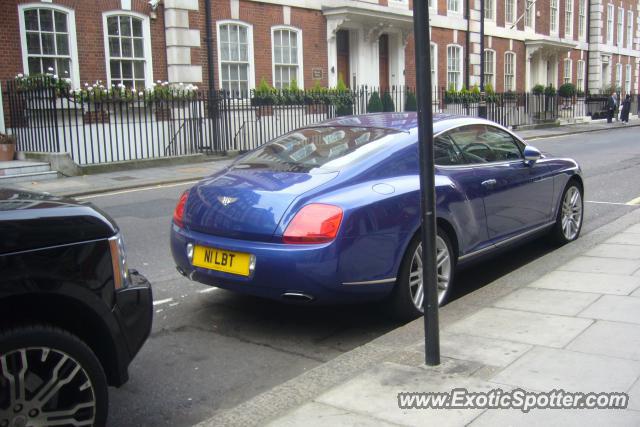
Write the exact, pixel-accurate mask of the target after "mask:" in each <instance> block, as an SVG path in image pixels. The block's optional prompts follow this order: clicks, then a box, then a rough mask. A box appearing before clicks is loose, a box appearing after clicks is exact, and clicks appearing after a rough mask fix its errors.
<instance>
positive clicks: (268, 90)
mask: <svg viewBox="0 0 640 427" xmlns="http://www.w3.org/2000/svg"><path fill="white" fill-rule="evenodd" d="M277 103H278V91H277V90H276V89H275V88H273V87H272V86H271V85H270V84H269V83H267V80H266V79H265V78H264V77H263V78H262V80H260V85H258V87H257V89H255V90H254V91H253V96H252V97H251V105H252V106H253V107H255V112H256V117H257V118H258V119H259V118H260V117H265V116H273V106H274V105H276V104H277Z"/></svg>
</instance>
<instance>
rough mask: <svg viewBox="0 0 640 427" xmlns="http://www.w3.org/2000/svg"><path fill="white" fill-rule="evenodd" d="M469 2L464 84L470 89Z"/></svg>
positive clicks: (468, 3)
mask: <svg viewBox="0 0 640 427" xmlns="http://www.w3.org/2000/svg"><path fill="white" fill-rule="evenodd" d="M465 3H466V4H467V7H466V10H465V14H466V17H467V37H466V39H467V40H466V45H467V46H466V51H467V55H466V56H465V62H466V64H465V69H466V70H467V74H466V75H465V76H464V86H465V87H466V88H467V90H469V76H470V75H471V55H470V53H469V46H470V43H469V36H470V34H471V12H470V8H471V5H470V3H471V1H469V0H467V1H466V2H465Z"/></svg>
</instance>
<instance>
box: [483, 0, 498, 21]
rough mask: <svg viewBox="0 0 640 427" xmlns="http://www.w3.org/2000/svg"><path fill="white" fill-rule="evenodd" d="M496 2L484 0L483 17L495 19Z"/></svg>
mask: <svg viewBox="0 0 640 427" xmlns="http://www.w3.org/2000/svg"><path fill="white" fill-rule="evenodd" d="M495 12H496V3H495V0H484V19H495V18H494V16H495Z"/></svg>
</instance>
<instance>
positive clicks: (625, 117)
mask: <svg viewBox="0 0 640 427" xmlns="http://www.w3.org/2000/svg"><path fill="white" fill-rule="evenodd" d="M630 110H631V95H628V94H627V96H626V97H625V98H624V101H622V110H620V121H621V122H622V123H629V111H630Z"/></svg>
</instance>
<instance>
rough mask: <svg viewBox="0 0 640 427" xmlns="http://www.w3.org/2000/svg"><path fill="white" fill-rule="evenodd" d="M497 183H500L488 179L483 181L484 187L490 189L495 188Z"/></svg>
mask: <svg viewBox="0 0 640 427" xmlns="http://www.w3.org/2000/svg"><path fill="white" fill-rule="evenodd" d="M497 183H498V181H496V180H495V179H487V180H486V181H482V186H483V187H486V188H489V187H493V186H494V185H496V184H497Z"/></svg>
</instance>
